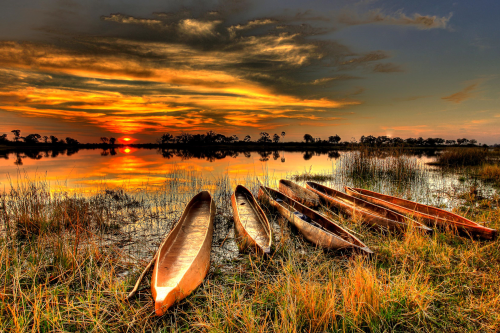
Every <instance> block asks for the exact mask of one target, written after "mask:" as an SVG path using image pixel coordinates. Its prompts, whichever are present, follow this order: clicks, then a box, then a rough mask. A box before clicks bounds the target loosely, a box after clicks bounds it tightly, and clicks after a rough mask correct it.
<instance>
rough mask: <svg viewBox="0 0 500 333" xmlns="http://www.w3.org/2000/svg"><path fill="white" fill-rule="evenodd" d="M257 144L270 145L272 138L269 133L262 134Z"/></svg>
mask: <svg viewBox="0 0 500 333" xmlns="http://www.w3.org/2000/svg"><path fill="white" fill-rule="evenodd" d="M257 142H261V143H269V142H271V136H270V135H269V133H267V132H260V139H259V140H258V141H257Z"/></svg>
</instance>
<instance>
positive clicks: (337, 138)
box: [328, 134, 341, 144]
mask: <svg viewBox="0 0 500 333" xmlns="http://www.w3.org/2000/svg"><path fill="white" fill-rule="evenodd" d="M340 140H341V139H340V136H338V135H337V134H335V136H329V137H328V142H330V143H334V144H337V143H339V142H340Z"/></svg>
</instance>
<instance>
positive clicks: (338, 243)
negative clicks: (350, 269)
mask: <svg viewBox="0 0 500 333" xmlns="http://www.w3.org/2000/svg"><path fill="white" fill-rule="evenodd" d="M273 196H274V197H278V198H279V199H281V200H283V201H284V203H286V204H287V205H289V206H292V207H293V209H295V210H296V211H298V212H300V213H302V214H304V215H306V216H308V217H309V218H310V219H311V220H312V221H315V222H317V223H318V224H320V225H322V226H323V227H325V228H327V229H329V230H332V231H334V232H336V233H338V235H333V234H331V233H328V232H325V231H323V230H321V229H320V228H318V227H315V226H313V225H312V224H310V223H308V222H306V221H304V220H303V219H301V218H299V217H298V216H297V215H295V214H293V212H291V211H290V210H289V209H287V208H286V207H285V206H284V205H283V204H280V203H278V202H277V201H276V200H275V199H274V198H273ZM258 198H259V200H261V201H264V202H267V203H268V204H270V205H271V206H273V207H275V208H276V210H277V211H278V212H279V213H280V215H281V216H283V217H284V218H285V219H287V220H288V221H289V222H290V223H291V224H292V225H294V226H295V227H296V228H297V229H298V230H299V232H300V233H301V234H302V235H303V236H304V238H305V239H307V240H308V241H309V242H311V243H313V244H315V245H317V246H319V247H322V248H325V249H330V250H341V249H348V250H354V251H357V252H361V253H364V254H371V253H373V251H371V250H370V249H369V248H368V247H367V246H366V245H365V244H363V242H361V241H360V240H359V239H357V238H356V237H354V236H353V235H351V234H350V233H349V232H347V231H346V230H344V229H342V228H341V227H340V226H338V225H337V224H335V223H334V222H333V221H331V220H329V219H327V218H325V217H324V216H322V215H320V214H318V213H316V212H314V211H313V210H311V209H309V208H307V207H305V206H304V205H302V204H301V203H299V202H297V201H295V200H293V199H292V198H290V197H288V196H286V195H285V194H283V193H280V192H278V191H276V190H273V189H271V188H269V187H263V186H261V187H260V189H259V195H258ZM342 237H343V238H342Z"/></svg>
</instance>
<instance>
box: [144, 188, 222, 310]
mask: <svg viewBox="0 0 500 333" xmlns="http://www.w3.org/2000/svg"><path fill="white" fill-rule="evenodd" d="M214 217H215V203H214V201H213V199H212V196H211V195H210V193H208V192H207V191H203V192H200V193H198V194H197V195H195V196H194V197H193V199H191V201H190V202H189V203H188V204H187V206H186V209H185V210H184V213H183V214H182V216H181V218H180V220H179V222H177V224H176V225H175V227H174V228H173V229H172V231H170V233H169V234H168V236H167V237H166V238H165V239H164V241H163V242H162V244H161V245H160V248H159V249H158V255H157V258H156V262H155V267H154V270H153V277H152V279H151V291H152V293H153V298H154V300H155V311H156V314H157V315H158V316H161V315H163V314H164V313H165V311H166V310H167V309H168V308H169V307H170V306H172V304H174V303H175V302H176V301H179V300H181V299H183V298H185V297H186V296H188V295H189V294H190V293H191V292H192V291H193V290H195V289H196V287H198V286H199V285H200V284H201V283H202V282H203V279H204V278H205V276H206V275H207V273H208V270H209V268H210V251H211V249H212V234H213V223H214Z"/></svg>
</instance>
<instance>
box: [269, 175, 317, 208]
mask: <svg viewBox="0 0 500 333" xmlns="http://www.w3.org/2000/svg"><path fill="white" fill-rule="evenodd" d="M279 189H280V192H281V193H283V194H285V195H286V196H287V197H289V198H292V199H293V200H295V201H297V202H299V203H301V204H303V205H304V206H306V207H310V208H314V209H315V208H317V207H319V205H320V203H321V202H320V199H319V196H318V195H317V194H316V193H314V192H312V191H310V190H308V189H306V188H304V187H302V186H300V185H298V184H295V183H294V182H291V181H289V180H285V179H281V180H280V182H279Z"/></svg>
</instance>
